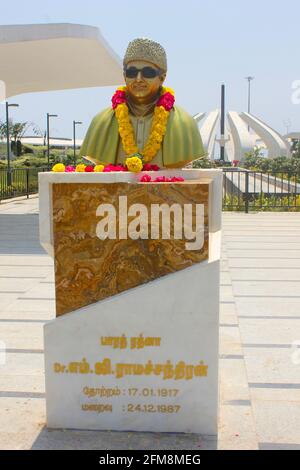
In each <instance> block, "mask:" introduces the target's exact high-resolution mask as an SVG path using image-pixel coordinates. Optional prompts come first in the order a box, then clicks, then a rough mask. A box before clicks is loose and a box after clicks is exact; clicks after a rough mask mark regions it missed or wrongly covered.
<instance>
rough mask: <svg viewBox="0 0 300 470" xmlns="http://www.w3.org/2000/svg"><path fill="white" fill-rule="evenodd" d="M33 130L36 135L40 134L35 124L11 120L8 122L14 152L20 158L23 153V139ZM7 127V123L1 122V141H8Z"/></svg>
mask: <svg viewBox="0 0 300 470" xmlns="http://www.w3.org/2000/svg"><path fill="white" fill-rule="evenodd" d="M30 128H32V129H33V132H34V134H35V135H38V134H39V130H38V129H37V127H36V126H35V124H34V123H33V122H28V121H25V122H15V123H14V122H13V121H12V120H11V119H9V121H8V132H9V136H10V139H11V143H12V146H11V147H12V149H13V152H15V153H16V155H17V156H18V157H19V156H20V155H21V153H22V145H21V138H22V137H24V135H25V133H26V132H27V131H28V130H29V129H30ZM6 133H7V126H6V122H1V121H0V139H2V140H3V139H6Z"/></svg>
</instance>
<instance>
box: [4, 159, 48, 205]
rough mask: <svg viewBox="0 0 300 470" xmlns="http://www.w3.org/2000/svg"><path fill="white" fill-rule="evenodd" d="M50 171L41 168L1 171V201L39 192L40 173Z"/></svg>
mask: <svg viewBox="0 0 300 470" xmlns="http://www.w3.org/2000/svg"><path fill="white" fill-rule="evenodd" d="M41 171H48V168H47V167H41V168H12V169H11V170H10V171H9V170H8V169H7V168H6V169H2V168H1V169H0V201H1V200H3V199H9V198H13V197H17V196H27V198H28V197H29V195H30V194H34V193H37V192H38V173H39V172H41Z"/></svg>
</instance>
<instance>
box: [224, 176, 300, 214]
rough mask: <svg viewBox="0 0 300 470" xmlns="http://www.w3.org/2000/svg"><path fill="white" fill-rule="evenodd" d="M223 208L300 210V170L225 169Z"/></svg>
mask: <svg viewBox="0 0 300 470" xmlns="http://www.w3.org/2000/svg"><path fill="white" fill-rule="evenodd" d="M223 174H224V178H223V210H225V211H244V212H246V213H248V212H249V211H271V210H272V211H300V172H284V171H272V172H263V171H253V170H246V169H240V168H235V169H232V168H231V169H227V168H223Z"/></svg>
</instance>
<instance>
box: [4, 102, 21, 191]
mask: <svg viewBox="0 0 300 470" xmlns="http://www.w3.org/2000/svg"><path fill="white" fill-rule="evenodd" d="M9 107H14V108H18V107H19V105H18V104H15V103H10V104H9V103H8V102H7V101H6V147H7V186H10V185H11V168H10V141H9V115H8V108H9Z"/></svg>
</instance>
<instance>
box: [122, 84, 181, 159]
mask: <svg viewBox="0 0 300 470" xmlns="http://www.w3.org/2000/svg"><path fill="white" fill-rule="evenodd" d="M118 90H121V91H126V87H120V88H118ZM167 92H168V93H171V94H172V95H174V91H173V90H172V89H171V88H166V87H163V88H162V94H164V93H167ZM169 114H170V111H166V110H165V108H164V107H163V106H155V110H154V117H153V121H152V125H151V130H150V134H149V138H148V140H147V142H146V144H145V147H144V149H143V150H142V151H139V149H138V146H137V144H136V142H135V137H134V130H133V127H132V124H131V121H130V118H129V110H128V106H127V104H126V103H121V104H119V105H118V106H117V107H116V109H115V115H116V118H117V120H118V124H119V133H120V137H121V139H122V144H123V148H124V151H125V153H126V154H127V155H128V156H130V155H134V154H137V153H139V154H141V155H142V157H143V161H144V163H148V162H150V161H151V160H153V158H154V157H155V155H156V154H157V152H158V151H159V149H160V146H161V143H162V140H163V138H164V135H165V133H166V129H167V122H168V117H169Z"/></svg>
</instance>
